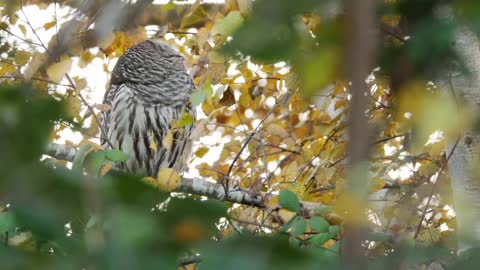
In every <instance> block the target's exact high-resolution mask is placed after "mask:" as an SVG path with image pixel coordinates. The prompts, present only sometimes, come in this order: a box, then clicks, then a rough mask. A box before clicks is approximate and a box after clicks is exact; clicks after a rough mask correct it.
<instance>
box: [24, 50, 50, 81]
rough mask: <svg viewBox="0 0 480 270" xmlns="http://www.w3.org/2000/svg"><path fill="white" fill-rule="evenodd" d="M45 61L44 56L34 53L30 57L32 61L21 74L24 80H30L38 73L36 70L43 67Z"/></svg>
mask: <svg viewBox="0 0 480 270" xmlns="http://www.w3.org/2000/svg"><path fill="white" fill-rule="evenodd" d="M46 59H47V57H46V55H44V54H42V53H39V52H34V53H33V55H32V61H30V64H28V66H27V67H26V69H25V72H24V73H23V75H24V77H25V79H26V80H29V79H30V78H32V77H33V75H34V74H35V73H36V72H37V71H38V69H39V68H40V67H41V66H42V65H43V63H44V61H45V60H46Z"/></svg>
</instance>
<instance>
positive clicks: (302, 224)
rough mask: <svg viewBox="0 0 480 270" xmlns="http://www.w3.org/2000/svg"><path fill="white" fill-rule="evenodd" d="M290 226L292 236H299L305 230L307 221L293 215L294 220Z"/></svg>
mask: <svg viewBox="0 0 480 270" xmlns="http://www.w3.org/2000/svg"><path fill="white" fill-rule="evenodd" d="M291 228H292V236H294V237H296V236H299V235H301V234H302V233H304V232H305V231H306V230H307V222H306V221H305V219H303V218H301V217H295V220H294V221H293V222H292V225H291Z"/></svg>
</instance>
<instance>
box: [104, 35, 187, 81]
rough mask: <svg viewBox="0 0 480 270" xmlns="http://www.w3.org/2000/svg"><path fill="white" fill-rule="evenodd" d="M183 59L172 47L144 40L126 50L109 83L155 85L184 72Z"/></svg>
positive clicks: (155, 41) (159, 42) (160, 42)
mask: <svg viewBox="0 0 480 270" xmlns="http://www.w3.org/2000/svg"><path fill="white" fill-rule="evenodd" d="M185 71H186V70H185V59H184V58H183V56H182V55H181V54H180V53H179V52H178V51H177V50H175V49H174V48H173V47H172V46H170V45H168V44H166V43H164V42H162V41H159V40H145V41H142V42H140V43H138V44H136V45H135V46H133V47H131V48H130V49H128V51H127V52H126V53H125V54H124V55H122V56H121V57H120V58H119V59H118V62H117V64H116V65H115V68H114V69H113V72H112V79H111V83H113V84H120V83H122V82H138V83H147V84H149V83H155V82H159V81H162V80H163V79H164V78H166V77H167V76H169V74H175V73H183V72H185Z"/></svg>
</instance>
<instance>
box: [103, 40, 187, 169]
mask: <svg viewBox="0 0 480 270" xmlns="http://www.w3.org/2000/svg"><path fill="white" fill-rule="evenodd" d="M193 90H194V84H193V82H192V79H191V77H190V76H189V75H188V73H187V71H186V69H185V66H184V58H183V57H182V56H181V55H180V54H179V53H178V52H177V51H175V50H174V49H173V48H172V47H170V46H169V45H167V44H165V43H162V42H160V41H150V40H147V41H143V42H141V43H139V44H137V45H135V46H134V47H132V48H130V49H129V50H128V51H127V52H126V53H125V54H124V55H123V56H121V57H120V58H119V60H118V62H117V64H116V66H115V68H114V69H113V72H112V78H111V80H110V86H109V89H108V92H107V93H106V95H105V99H104V103H105V104H108V105H110V107H111V109H110V110H108V111H106V112H104V113H103V115H102V126H103V128H102V129H103V131H104V134H103V136H102V145H103V146H104V148H105V149H111V148H114V149H119V150H121V151H123V152H125V153H127V154H128V155H129V160H128V161H127V162H125V163H121V164H118V165H117V166H119V167H120V168H122V169H126V170H127V171H129V172H131V173H134V174H138V175H150V176H155V175H156V174H157V172H158V169H159V168H163V167H170V168H174V169H176V170H177V171H182V170H183V169H184V164H185V158H186V157H187V156H188V154H189V152H190V148H191V144H190V142H189V138H188V137H189V135H190V132H191V130H192V126H187V127H183V128H178V129H176V130H172V132H173V144H172V145H171V149H170V151H168V150H167V149H166V148H165V147H163V146H162V139H163V138H164V136H165V135H166V134H167V132H168V131H169V130H170V129H171V124H172V122H173V121H174V120H176V119H178V118H179V117H180V116H181V114H182V113H183V112H189V113H191V114H193V111H192V110H191V108H190V105H189V100H190V94H191V93H192V91H193ZM105 136H106V137H107V138H105ZM155 146H156V148H157V149H156V150H155Z"/></svg>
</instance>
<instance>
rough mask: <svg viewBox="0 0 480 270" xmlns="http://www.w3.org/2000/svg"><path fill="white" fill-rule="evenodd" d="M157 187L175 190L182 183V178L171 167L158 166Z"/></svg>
mask: <svg viewBox="0 0 480 270" xmlns="http://www.w3.org/2000/svg"><path fill="white" fill-rule="evenodd" d="M157 183H158V187H159V188H160V189H162V190H165V191H172V190H175V189H176V188H177V187H178V186H180V184H181V183H182V178H181V177H180V175H178V173H177V172H176V171H175V170H174V169H172V168H160V170H159V171H158V174H157Z"/></svg>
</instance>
